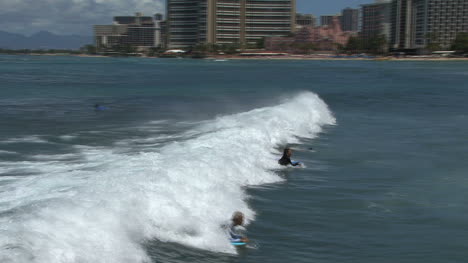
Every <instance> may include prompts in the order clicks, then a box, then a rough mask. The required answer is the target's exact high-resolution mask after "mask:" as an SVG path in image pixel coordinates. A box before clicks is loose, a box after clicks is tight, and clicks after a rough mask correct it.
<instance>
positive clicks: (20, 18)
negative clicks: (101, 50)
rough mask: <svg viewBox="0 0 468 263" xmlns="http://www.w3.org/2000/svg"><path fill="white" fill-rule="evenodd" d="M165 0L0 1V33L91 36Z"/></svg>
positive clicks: (304, 2) (318, 6)
mask: <svg viewBox="0 0 468 263" xmlns="http://www.w3.org/2000/svg"><path fill="white" fill-rule="evenodd" d="M370 2H373V0H297V11H298V12H300V13H311V14H314V15H316V16H319V15H323V14H335V13H338V12H340V11H341V9H343V8H345V7H348V6H349V7H358V6H359V5H360V4H363V3H370ZM164 6H165V0H0V25H1V27H0V30H3V31H8V32H17V33H21V34H27V35H28V34H32V33H35V32H38V31H41V30H46V31H51V32H53V33H57V34H66V35H71V34H78V35H92V25H94V24H109V23H111V22H112V17H113V16H117V15H132V14H134V13H135V12H143V13H144V14H146V15H152V14H154V13H157V12H164Z"/></svg>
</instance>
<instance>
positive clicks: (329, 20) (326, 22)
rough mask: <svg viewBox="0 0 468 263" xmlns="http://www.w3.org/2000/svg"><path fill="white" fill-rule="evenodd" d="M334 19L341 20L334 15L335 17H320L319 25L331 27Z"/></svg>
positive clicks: (339, 16) (337, 15)
mask: <svg viewBox="0 0 468 263" xmlns="http://www.w3.org/2000/svg"><path fill="white" fill-rule="evenodd" d="M335 18H338V20H341V15H340V14H336V15H324V16H320V25H321V26H331V25H333V21H334V20H335Z"/></svg>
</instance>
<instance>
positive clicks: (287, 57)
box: [0, 53, 468, 62]
mask: <svg viewBox="0 0 468 263" xmlns="http://www.w3.org/2000/svg"><path fill="white" fill-rule="evenodd" d="M0 55H13V56H15V55H19V56H24V55H26V56H64V57H83V58H111V57H112V56H104V55H88V54H60V53H44V54H39V53H31V54H0ZM132 58H151V59H158V58H159V59H171V58H161V57H147V56H142V57H136V56H132ZM174 58H176V57H174ZM180 58H187V59H194V58H191V57H180ZM200 59H204V60H311V61H445V62H446V61H467V62H468V57H465V58H462V57H459V58H447V57H401V58H396V57H373V58H365V57H363V58H359V57H349V58H347V57H339V58H337V57H328V56H313V55H283V56H235V55H216V56H208V57H206V58H200Z"/></svg>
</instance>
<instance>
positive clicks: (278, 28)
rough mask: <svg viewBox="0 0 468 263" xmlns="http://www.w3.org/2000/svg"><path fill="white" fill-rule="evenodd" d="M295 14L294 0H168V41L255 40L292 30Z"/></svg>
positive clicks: (176, 44)
mask: <svg viewBox="0 0 468 263" xmlns="http://www.w3.org/2000/svg"><path fill="white" fill-rule="evenodd" d="M295 14H296V2H295V0H168V1H167V23H168V24H167V28H168V30H167V34H168V40H169V41H168V42H169V43H168V45H169V48H184V47H189V46H194V45H197V44H201V43H213V44H233V43H239V44H255V43H256V42H257V41H259V40H260V39H262V38H263V37H266V36H285V35H288V34H290V33H291V32H293V31H294V29H295Z"/></svg>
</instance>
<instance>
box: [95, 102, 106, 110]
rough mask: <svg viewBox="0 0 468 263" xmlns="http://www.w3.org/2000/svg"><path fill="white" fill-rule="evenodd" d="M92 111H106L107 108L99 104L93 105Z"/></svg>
mask: <svg viewBox="0 0 468 263" xmlns="http://www.w3.org/2000/svg"><path fill="white" fill-rule="evenodd" d="M94 110H96V111H101V110H107V108H106V107H104V106H101V105H99V104H94Z"/></svg>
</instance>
